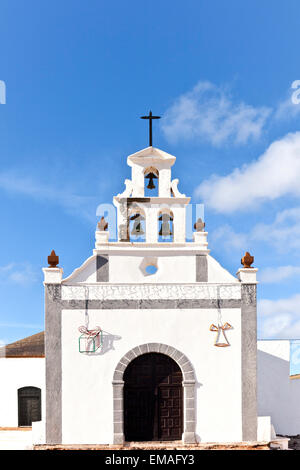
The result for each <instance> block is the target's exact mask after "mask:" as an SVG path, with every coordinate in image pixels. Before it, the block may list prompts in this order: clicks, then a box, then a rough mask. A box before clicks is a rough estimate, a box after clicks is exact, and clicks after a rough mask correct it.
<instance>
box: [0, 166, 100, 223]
mask: <svg viewBox="0 0 300 470" xmlns="http://www.w3.org/2000/svg"><path fill="white" fill-rule="evenodd" d="M0 189H2V190H4V191H6V192H8V193H12V194H22V195H24V196H28V197H31V198H33V199H36V200H39V201H47V202H51V203H54V204H57V205H59V206H61V207H63V208H64V209H65V210H66V211H67V212H68V213H71V214H75V215H79V216H82V217H84V218H86V219H88V220H89V221H93V222H94V221H95V216H94V215H93V209H95V208H96V205H95V198H93V197H89V196H79V195H77V194H75V193H74V192H73V191H72V190H70V189H68V188H63V189H62V188H61V187H55V186H50V185H47V184H43V183H42V182H41V181H36V180H35V179H33V178H30V177H28V176H24V175H20V174H17V173H16V172H15V171H6V172H2V173H0Z"/></svg>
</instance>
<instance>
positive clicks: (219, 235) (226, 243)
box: [210, 224, 248, 251]
mask: <svg viewBox="0 0 300 470" xmlns="http://www.w3.org/2000/svg"><path fill="white" fill-rule="evenodd" d="M210 239H211V244H212V245H215V246H217V245H222V249H223V248H224V249H225V250H227V251H232V250H244V249H245V246H247V244H248V234H245V233H238V232H235V231H234V230H233V228H232V227H231V226H230V225H229V224H224V225H222V226H221V227H218V228H217V229H216V230H214V231H213V232H212V233H211V235H210Z"/></svg>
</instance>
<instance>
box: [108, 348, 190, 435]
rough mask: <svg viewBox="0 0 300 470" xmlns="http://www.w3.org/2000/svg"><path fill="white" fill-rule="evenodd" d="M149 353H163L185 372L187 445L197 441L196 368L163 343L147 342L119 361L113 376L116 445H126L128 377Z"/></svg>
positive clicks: (180, 353)
mask: <svg viewBox="0 0 300 470" xmlns="http://www.w3.org/2000/svg"><path fill="white" fill-rule="evenodd" d="M148 353H161V354H164V355H166V356H168V357H169V358H172V359H173V361H175V363H176V364H177V365H178V366H179V368H180V370H181V372H182V377H183V381H182V386H183V434H182V440H183V442H184V443H186V444H193V443H195V442H196V437H195V428H196V403H195V386H196V378H195V372H194V369H193V366H192V364H191V362H190V361H189V359H188V358H187V357H186V356H185V354H183V353H182V352H181V351H178V350H177V349H175V348H173V347H172V346H168V345H166V344H162V343H147V344H142V345H140V346H137V347H135V348H133V349H131V350H130V351H128V352H127V353H126V354H125V355H124V356H123V357H122V358H121V359H120V361H119V362H118V364H117V366H116V369H115V372H114V376H113V381H112V385H113V443H114V444H123V443H124V441H125V436H124V375H125V370H126V368H127V366H128V365H129V364H130V363H131V362H132V361H133V360H134V359H135V358H137V357H139V356H142V355H144V354H148Z"/></svg>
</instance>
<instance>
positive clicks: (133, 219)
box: [129, 207, 146, 242]
mask: <svg viewBox="0 0 300 470" xmlns="http://www.w3.org/2000/svg"><path fill="white" fill-rule="evenodd" d="M129 239H130V241H131V242H145V241H146V219H145V214H144V211H143V210H142V209H140V208H139V207H132V209H131V210H130V211H129Z"/></svg>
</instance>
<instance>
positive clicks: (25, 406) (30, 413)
mask: <svg viewBox="0 0 300 470" xmlns="http://www.w3.org/2000/svg"><path fill="white" fill-rule="evenodd" d="M41 405H42V400H41V389H40V388H38V387H23V388H19V390H18V416H19V426H31V425H32V423H33V421H41V419H42V406H41Z"/></svg>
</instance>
